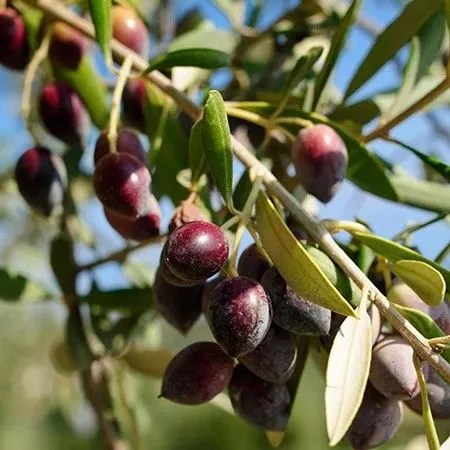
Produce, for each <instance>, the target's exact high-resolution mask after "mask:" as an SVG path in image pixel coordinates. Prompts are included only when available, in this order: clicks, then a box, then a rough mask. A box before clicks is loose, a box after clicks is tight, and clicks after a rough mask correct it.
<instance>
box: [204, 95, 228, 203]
mask: <svg viewBox="0 0 450 450" xmlns="http://www.w3.org/2000/svg"><path fill="white" fill-rule="evenodd" d="M202 143H203V148H204V151H205V157H206V161H207V163H208V166H209V168H210V170H211V173H212V176H213V178H214V182H215V185H216V186H217V189H218V190H219V192H220V193H221V194H222V197H223V199H224V200H225V203H226V204H227V205H229V206H230V205H232V204H233V197H232V189H233V152H232V150H231V139H230V127H229V125H228V118H227V114H226V112H225V106H224V103H223V99H222V96H221V95H220V92H218V91H209V93H208V98H207V100H206V105H205V109H204V111H203V125H202Z"/></svg>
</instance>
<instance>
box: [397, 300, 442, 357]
mask: <svg viewBox="0 0 450 450" xmlns="http://www.w3.org/2000/svg"><path fill="white" fill-rule="evenodd" d="M395 308H396V309H397V310H398V311H399V313H400V314H401V315H402V316H403V317H405V319H407V320H408V322H410V323H411V325H412V326H413V327H414V328H416V329H417V331H419V332H420V333H421V334H422V335H423V336H424V337H426V338H427V339H433V338H438V337H444V336H445V333H444V332H443V331H442V330H441V328H440V327H439V326H438V325H437V324H436V323H435V321H434V320H433V319H432V318H431V317H430V316H429V315H428V314H426V313H424V312H422V311H419V310H417V309H414V308H408V307H407V306H401V305H395ZM441 354H442V357H443V358H444V359H445V360H446V361H447V362H449V363H450V349H446V350H443V351H442V353H441Z"/></svg>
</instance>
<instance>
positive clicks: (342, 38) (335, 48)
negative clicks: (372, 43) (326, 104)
mask: <svg viewBox="0 0 450 450" xmlns="http://www.w3.org/2000/svg"><path fill="white" fill-rule="evenodd" d="M361 4H362V0H353V2H352V4H351V5H350V6H349V7H348V9H347V12H346V13H345V15H344V17H342V19H341V20H340V23H339V27H338V29H337V30H336V32H335V34H334V36H333V39H332V40H331V47H330V50H329V52H328V55H327V59H326V60H325V63H324V65H323V67H322V70H321V71H320V73H319V75H318V76H317V79H316V83H315V86H314V99H313V104H312V110H315V109H316V107H317V105H318V103H319V100H320V96H321V95H322V92H323V90H324V88H325V86H326V84H327V82H328V79H329V78H330V75H331V73H332V71H333V69H334V66H335V65H336V61H337V59H338V57H339V55H340V53H341V50H342V48H343V47H344V45H345V42H346V40H347V35H348V32H349V31H350V27H351V26H352V24H353V22H354V20H355V17H356V15H357V14H358V10H359V8H360V7H361Z"/></svg>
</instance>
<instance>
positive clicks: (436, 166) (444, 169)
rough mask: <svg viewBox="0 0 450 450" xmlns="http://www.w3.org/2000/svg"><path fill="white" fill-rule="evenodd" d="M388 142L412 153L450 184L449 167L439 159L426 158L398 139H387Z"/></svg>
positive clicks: (423, 154) (433, 157) (426, 156)
mask: <svg viewBox="0 0 450 450" xmlns="http://www.w3.org/2000/svg"><path fill="white" fill-rule="evenodd" d="M389 141H390V142H392V143H394V144H397V145H399V146H400V147H403V148H404V149H405V150H408V151H409V152H411V153H414V154H415V155H416V156H417V157H418V158H419V159H420V160H421V161H423V162H424V163H425V164H426V165H427V166H428V167H431V168H432V169H433V170H435V171H436V172H437V173H439V174H440V175H442V176H443V177H444V178H445V179H446V180H447V181H449V182H450V166H448V165H447V164H445V163H444V162H442V161H441V160H440V159H439V158H436V157H435V156H428V155H425V153H422V152H420V151H419V150H417V149H415V148H414V147H411V146H410V145H408V144H405V143H404V142H402V141H399V140H398V139H389Z"/></svg>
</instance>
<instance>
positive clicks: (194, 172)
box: [189, 119, 205, 183]
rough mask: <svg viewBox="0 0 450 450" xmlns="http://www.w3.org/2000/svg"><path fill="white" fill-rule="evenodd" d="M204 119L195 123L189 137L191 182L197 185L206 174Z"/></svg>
mask: <svg viewBox="0 0 450 450" xmlns="http://www.w3.org/2000/svg"><path fill="white" fill-rule="evenodd" d="M202 123H203V119H200V120H199V121H197V122H195V123H194V125H193V126H192V128H191V135H190V137H189V167H190V169H191V182H192V183H196V182H197V181H198V180H199V179H200V177H201V176H202V174H203V173H204V172H205V151H204V150H203V143H202Z"/></svg>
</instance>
